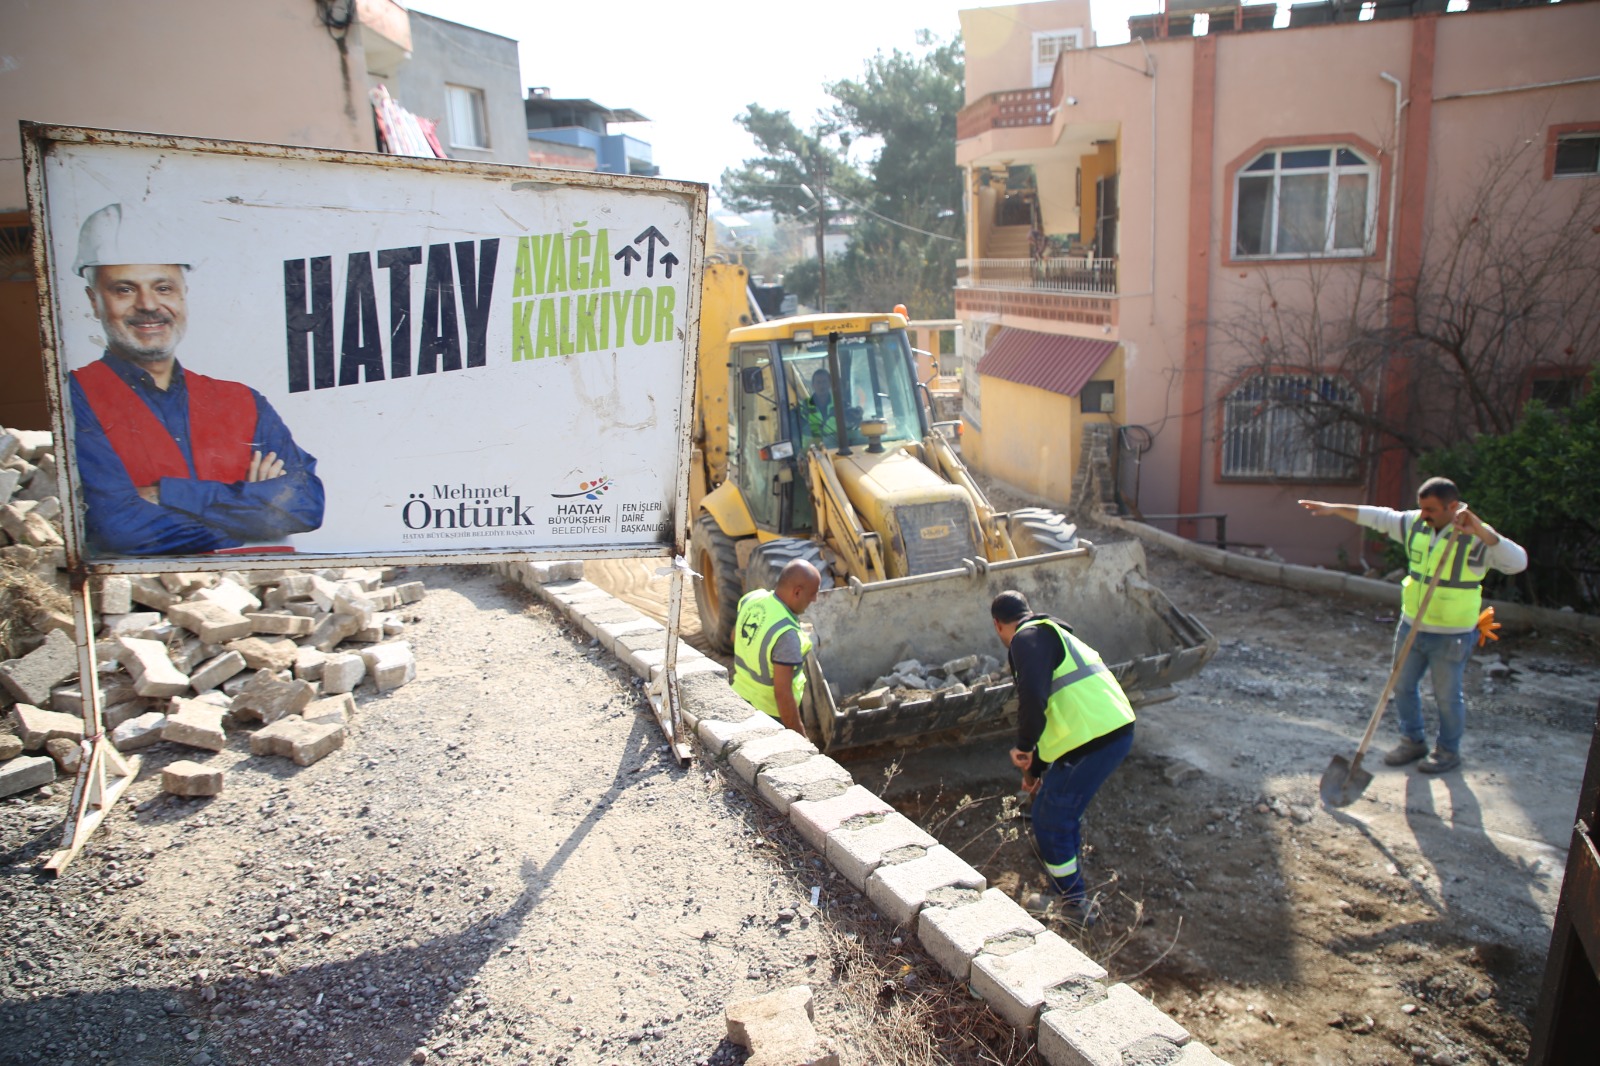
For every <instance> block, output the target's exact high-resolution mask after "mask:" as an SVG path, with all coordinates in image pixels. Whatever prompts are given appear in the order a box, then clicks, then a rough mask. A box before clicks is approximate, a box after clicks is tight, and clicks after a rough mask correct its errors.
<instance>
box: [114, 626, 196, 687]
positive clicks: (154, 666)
mask: <svg viewBox="0 0 1600 1066" xmlns="http://www.w3.org/2000/svg"><path fill="white" fill-rule="evenodd" d="M117 643H118V645H119V646H120V647H121V655H120V656H119V658H120V659H121V661H122V665H123V666H124V667H126V668H127V671H128V674H129V676H131V677H132V678H133V688H134V691H135V692H137V693H139V695H141V696H150V697H161V696H178V695H182V694H183V693H184V692H185V691H187V690H188V688H189V678H188V677H187V676H185V675H184V674H183V673H182V672H181V671H179V670H178V668H177V667H176V666H173V665H172V660H171V659H169V658H168V657H167V646H166V645H165V644H162V643H161V642H160V641H155V640H143V639H140V638H138V637H122V638H121V639H120V640H118V642H117Z"/></svg>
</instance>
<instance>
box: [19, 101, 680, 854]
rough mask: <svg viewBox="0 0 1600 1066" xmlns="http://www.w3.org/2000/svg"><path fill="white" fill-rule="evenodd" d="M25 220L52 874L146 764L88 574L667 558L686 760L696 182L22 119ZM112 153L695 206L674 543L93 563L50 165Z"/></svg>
mask: <svg viewBox="0 0 1600 1066" xmlns="http://www.w3.org/2000/svg"><path fill="white" fill-rule="evenodd" d="M20 133H21V140H22V156H23V170H24V177H25V184H26V189H27V197H28V211H29V219H30V222H31V223H32V225H33V232H34V235H35V237H34V242H33V266H34V276H35V279H36V281H37V283H38V291H39V334H40V342H41V344H40V347H41V351H42V357H43V362H44V374H45V387H46V392H47V396H48V400H49V404H50V420H51V429H52V430H53V432H54V433H55V439H56V440H57V441H58V442H62V445H63V446H61V447H58V448H57V451H56V454H57V457H58V463H59V467H58V469H59V480H60V486H61V491H60V499H61V504H62V511H63V539H64V540H65V542H66V543H65V554H66V570H67V572H68V574H69V576H70V579H71V583H72V609H73V621H74V631H75V636H76V643H77V650H78V666H79V675H80V678H81V679H82V680H83V697H84V698H83V712H82V714H83V723H84V740H83V745H82V748H83V751H82V758H81V759H80V763H79V769H78V774H77V778H76V781H75V783H74V786H73V791H72V801H71V811H70V813H69V817H68V818H67V820H66V828H65V831H64V834H63V839H62V846H61V849H60V850H58V851H57V852H55V853H54V854H53V855H52V856H51V858H50V859H49V860H48V861H47V862H46V864H45V866H46V868H47V869H50V870H52V871H54V872H55V873H56V874H60V873H61V872H62V871H63V870H65V869H66V867H67V865H68V864H69V863H70V862H71V861H72V859H73V858H74V857H75V856H76V855H77V853H78V851H79V850H80V849H81V848H82V847H83V845H84V843H85V842H86V841H87V839H88V838H89V836H90V835H91V834H92V833H93V832H94V830H95V829H96V828H97V827H98V826H99V824H100V822H101V821H102V820H103V819H104V817H105V814H106V812H107V811H108V810H109V809H110V808H111V806H112V805H113V804H115V803H116V801H117V799H118V798H120V797H121V795H122V794H123V793H124V792H125V791H126V789H127V787H128V785H129V784H130V783H131V782H132V781H133V780H134V778H135V777H136V776H137V774H138V772H139V767H140V759H139V758H137V757H133V758H124V757H123V756H122V754H121V753H119V752H118V751H117V750H116V749H115V748H114V747H113V746H112V745H111V742H110V738H109V737H108V736H107V735H106V734H105V732H104V728H103V723H102V719H101V707H100V700H101V697H100V689H99V684H98V667H97V663H96V656H95V642H94V615H93V612H92V607H91V604H90V599H89V582H90V578H91V577H92V576H95V575H103V574H159V573H176V572H205V571H222V570H263V569H274V570H278V569H300V568H322V567H338V566H347V565H358V566H374V565H375V566H416V565H433V566H438V565H450V564H470V563H494V562H508V561H519V560H540V559H572V558H575V557H576V558H591V559H604V558H666V559H670V560H672V565H671V577H670V580H671V591H670V594H669V599H668V604H669V607H668V617H667V654H666V663H665V666H664V669H663V670H662V672H661V676H660V678H659V680H658V681H657V683H656V684H655V686H653V687H652V688H651V689H650V690H649V693H648V695H649V698H650V704H651V707H652V710H653V711H654V712H655V716H656V720H657V722H658V723H659V724H660V726H661V729H662V732H663V733H664V734H665V735H666V739H667V742H668V744H669V746H670V747H671V749H672V751H673V753H674V755H675V756H676V757H677V758H678V760H679V762H680V763H683V762H686V761H687V760H688V757H689V748H688V745H687V741H686V739H685V737H684V732H683V720H682V717H681V715H680V713H679V698H678V678H677V646H678V633H679V620H680V614H681V610H682V603H683V578H684V574H685V573H686V572H688V566H687V564H686V563H685V562H684V559H685V557H686V555H687V539H688V507H689V467H690V457H691V447H692V445H691V433H692V429H693V417H694V396H695V371H696V366H697V360H696V358H695V353H696V352H697V351H698V347H699V329H700V302H701V295H702V288H701V277H702V272H703V270H704V263H705V242H706V208H707V200H708V189H707V186H705V185H704V184H701V183H697V182H686V181H674V180H671V179H665V178H653V177H639V176H635V175H619V174H598V173H590V172H586V171H563V170H549V169H544V168H538V167H521V166H509V165H505V164H497V163H478V162H467V161H463V160H450V159H420V158H413V157H409V156H392V155H381V154H376V153H367V152H350V151H339V150H332V149H323V148H301V147H294V146H289V145H278V144H260V143H253V142H243V141H228V140H217V139H212V138H199V137H180V136H168V135H163V134H150V133H135V132H129V131H122V130H107V129H96V128H92V127H85V126H63V125H52V124H48V123H36V122H28V121H23V122H22V123H20ZM60 145H105V146H127V147H135V148H145V149H157V150H164V151H170V152H183V153H196V154H202V155H222V156H242V157H250V158H258V159H263V160H283V161H293V162H309V163H337V164H342V165H346V166H360V167H372V168H377V169H382V170H396V169H398V170H407V171H417V172H422V173H436V174H452V175H465V176H473V177H482V178H485V179H498V180H502V181H511V182H514V183H515V184H514V185H513V187H514V188H517V189H528V190H536V189H539V188H541V187H548V188H550V189H562V188H588V189H602V190H604V189H615V190H617V191H619V192H624V191H625V192H630V193H659V194H665V195H667V196H672V197H677V198H680V199H682V200H684V201H685V202H686V205H687V206H688V209H689V226H690V247H689V262H688V266H689V277H688V283H687V289H688V294H687V296H688V299H687V307H686V311H685V316H684V329H683V339H682V373H681V382H680V393H679V408H678V412H679V415H678V426H677V478H676V484H675V485H674V493H673V515H672V543H671V544H657V545H647V544H639V545H618V546H591V547H573V548H561V549H547V550H539V551H528V550H525V549H517V548H505V549H490V550H481V549H480V550H473V549H465V550H459V551H417V552H381V553H334V554H322V553H301V552H297V553H294V554H290V555H286V554H283V553H249V552H240V553H237V554H234V553H227V554H221V555H209V556H208V555H198V556H197V555H183V556H151V557H129V556H119V557H116V558H114V559H101V560H94V559H91V558H89V557H88V554H87V553H86V551H85V549H86V547H87V545H86V544H85V543H84V533H83V523H82V507H81V504H80V500H81V496H80V492H79V473H78V470H77V462H76V454H75V452H74V449H73V448H72V447H70V446H68V445H67V442H68V441H69V440H70V437H69V432H68V431H69V413H68V411H67V409H66V401H65V381H66V378H65V370H64V367H65V364H64V362H63V360H62V357H61V352H60V337H61V333H60V328H59V323H58V321H57V311H58V304H57V299H56V298H57V292H56V284H55V279H56V262H55V254H54V247H53V241H52V240H51V227H50V212H49V199H48V198H49V190H48V189H47V188H46V183H45V160H46V158H47V157H48V156H49V154H50V152H51V151H52V149H53V148H54V147H55V146H60Z"/></svg>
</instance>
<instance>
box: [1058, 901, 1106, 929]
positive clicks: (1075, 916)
mask: <svg viewBox="0 0 1600 1066" xmlns="http://www.w3.org/2000/svg"><path fill="white" fill-rule="evenodd" d="M1061 916H1062V917H1063V918H1065V919H1066V920H1067V921H1069V922H1071V923H1072V924H1074V925H1076V926H1078V927H1080V928H1082V929H1092V928H1093V927H1094V925H1095V923H1096V922H1098V921H1099V920H1100V901H1099V900H1098V899H1078V900H1065V901H1063V902H1062V904H1061Z"/></svg>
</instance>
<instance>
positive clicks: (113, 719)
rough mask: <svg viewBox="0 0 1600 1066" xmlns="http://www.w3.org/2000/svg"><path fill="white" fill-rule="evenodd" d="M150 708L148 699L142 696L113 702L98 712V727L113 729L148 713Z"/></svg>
mask: <svg viewBox="0 0 1600 1066" xmlns="http://www.w3.org/2000/svg"><path fill="white" fill-rule="evenodd" d="M150 709H151V707H150V701H149V700H147V699H144V698H143V697H139V698H136V699H131V700H125V701H123V702H121V703H113V704H112V705H111V706H109V707H107V708H106V709H105V710H103V711H101V712H100V728H102V729H115V728H117V726H119V725H121V724H122V723H123V722H126V721H130V720H131V719H134V718H137V717H139V716H140V715H141V714H146V713H148V712H149V711H150Z"/></svg>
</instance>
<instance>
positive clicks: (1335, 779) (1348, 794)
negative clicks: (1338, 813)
mask: <svg viewBox="0 0 1600 1066" xmlns="http://www.w3.org/2000/svg"><path fill="white" fill-rule="evenodd" d="M1371 783H1372V775H1371V774H1369V773H1367V772H1366V771H1365V770H1363V769H1362V768H1361V766H1360V765H1359V764H1357V765H1355V766H1351V765H1350V760H1349V759H1346V758H1345V757H1344V756H1343V755H1335V756H1334V757H1333V761H1332V762H1330V763H1328V768H1327V769H1326V770H1324V771H1322V786H1321V789H1320V791H1321V793H1322V802H1323V803H1326V804H1327V805H1328V806H1330V807H1348V806H1350V804H1352V803H1354V802H1355V801H1356V800H1357V799H1359V798H1360V796H1361V793H1363V792H1365V791H1366V790H1367V786H1368V785H1369V784H1371Z"/></svg>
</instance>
